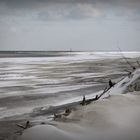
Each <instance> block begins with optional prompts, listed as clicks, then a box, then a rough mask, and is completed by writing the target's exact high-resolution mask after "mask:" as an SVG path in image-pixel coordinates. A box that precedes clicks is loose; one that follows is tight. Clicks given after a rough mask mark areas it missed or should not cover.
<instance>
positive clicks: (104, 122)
mask: <svg viewBox="0 0 140 140" xmlns="http://www.w3.org/2000/svg"><path fill="white" fill-rule="evenodd" d="M67 54H68V52H67ZM67 54H65V52H63V53H62V54H61V55H60V54H59V56H58V54H55V56H54V54H53V56H52V54H51V57H48V56H46V57H45V56H44V54H43V57H15V56H14V57H1V58H0V64H1V65H0V89H1V90H0V139H9V140H12V139H17V140H25V139H26V140H32V139H34V140H38V139H42V140H45V139H46V138H47V137H49V139H50V140H51V139H52V140H53V139H54V140H55V139H71V140H74V139H79V140H84V139H89V140H90V139H104V140H105V139H111V138H114V139H115V138H116V139H117V138H118V136H119V137H120V139H123V138H124V139H130V138H140V136H139V133H138V132H139V130H140V128H139V122H140V121H139V117H138V116H139V115H140V109H139V104H140V103H139V100H140V97H139V94H140V93H139V91H133V90H132V91H126V93H125V94H120V90H118V95H117V91H116V90H114V91H115V92H116V93H115V95H111V97H109V98H107V99H104V100H99V101H96V102H92V103H91V104H89V105H86V106H81V105H77V102H78V101H81V100H82V98H83V96H86V97H87V98H91V97H94V96H95V95H96V94H97V93H100V92H102V91H103V90H104V88H105V87H106V86H107V85H108V81H109V79H111V80H112V81H113V82H115V83H117V82H119V81H120V80H121V79H122V78H125V77H127V76H128V74H129V72H131V71H133V70H132V67H131V66H130V65H128V63H126V60H124V58H122V55H121V54H120V53H118V52H69V55H67ZM123 55H125V56H126V57H127V60H128V61H129V63H130V64H132V66H135V67H136V68H138V67H139V66H138V64H137V61H138V60H139V58H140V53H139V52H124V53H123ZM138 78H139V77H138ZM71 103H72V109H71V110H72V112H71V113H70V114H69V115H68V116H64V117H62V118H58V119H56V120H54V119H53V114H54V113H60V112H63V111H64V110H65V108H67V107H71V106H70V105H71ZM73 103H75V104H76V105H74V107H73ZM68 105H69V106H68ZM27 120H29V121H30V124H31V127H30V128H28V129H26V130H23V129H21V128H19V127H18V126H17V125H16V124H22V125H25V123H26V121H27ZM54 133H55V134H56V135H55V134H54ZM53 134H54V135H53ZM129 135H130V136H129Z"/></svg>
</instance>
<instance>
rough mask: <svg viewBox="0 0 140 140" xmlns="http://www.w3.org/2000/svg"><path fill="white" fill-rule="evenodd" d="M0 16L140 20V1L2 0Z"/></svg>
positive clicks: (48, 18)
mask: <svg viewBox="0 0 140 140" xmlns="http://www.w3.org/2000/svg"><path fill="white" fill-rule="evenodd" d="M0 5H2V6H0V15H1V16H8V17H9V18H10V17H12V18H13V17H22V18H23V17H25V16H28V17H29V16H30V18H31V20H32V19H35V20H42V21H47V20H60V19H74V20H75V19H85V18H99V17H101V18H103V17H108V16H110V15H111V14H114V16H117V17H122V16H124V17H126V18H129V19H132V20H135V19H136V20H138V19H139V17H140V11H139V7H140V1H139V0H0Z"/></svg>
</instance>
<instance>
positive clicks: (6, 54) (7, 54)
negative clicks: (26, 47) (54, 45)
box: [0, 51, 140, 58]
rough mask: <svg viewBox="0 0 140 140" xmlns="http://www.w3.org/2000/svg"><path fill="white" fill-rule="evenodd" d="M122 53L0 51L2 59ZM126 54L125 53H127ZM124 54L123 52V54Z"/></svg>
mask: <svg viewBox="0 0 140 140" xmlns="http://www.w3.org/2000/svg"><path fill="white" fill-rule="evenodd" d="M80 52H81V53H84V52H87V53H88V52H89V53H100V52H101V53H106V52H108V53H120V52H119V51H0V58H6V57H11V58H12V57H60V56H73V55H76V53H80ZM126 52H127V53H138V52H139V53H140V51H126ZM126 52H124V53H126ZM122 53H123V52H122Z"/></svg>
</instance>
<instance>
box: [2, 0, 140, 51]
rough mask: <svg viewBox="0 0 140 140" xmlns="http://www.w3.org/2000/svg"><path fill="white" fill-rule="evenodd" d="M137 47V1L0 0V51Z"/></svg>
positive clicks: (139, 47) (139, 27) (139, 4)
mask: <svg viewBox="0 0 140 140" xmlns="http://www.w3.org/2000/svg"><path fill="white" fill-rule="evenodd" d="M118 46H119V47H120V48H121V49H122V50H124V51H126V50H128V51H131V50H133V51H140V0H0V50H70V48H71V49H72V50H93V51H94V50H98V51H100V50H106V51H108V50H110V51H111V50H118V48H117V47H118Z"/></svg>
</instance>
